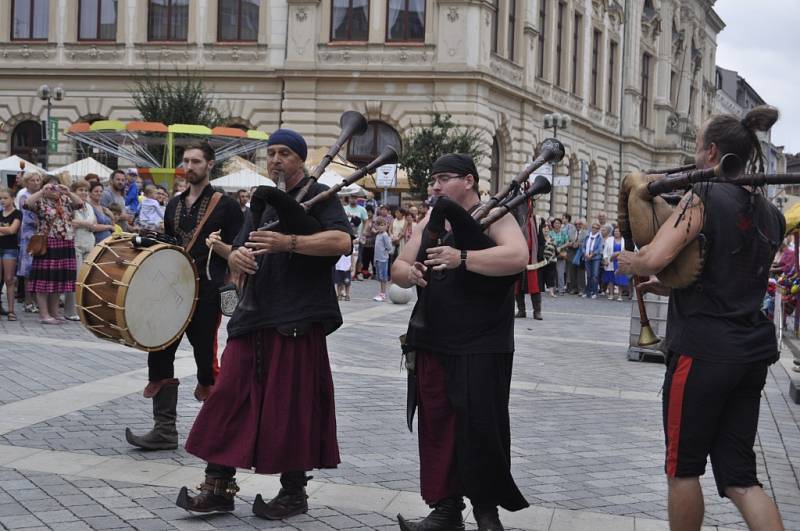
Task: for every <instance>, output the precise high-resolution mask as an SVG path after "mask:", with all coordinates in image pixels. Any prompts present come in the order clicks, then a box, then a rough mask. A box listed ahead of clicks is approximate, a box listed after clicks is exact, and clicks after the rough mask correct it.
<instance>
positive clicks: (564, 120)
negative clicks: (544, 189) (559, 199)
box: [544, 112, 571, 217]
mask: <svg viewBox="0 0 800 531" xmlns="http://www.w3.org/2000/svg"><path fill="white" fill-rule="evenodd" d="M570 121H571V118H570V117H569V116H567V115H566V114H561V113H557V112H554V113H550V114H545V115H544V128H545V129H551V128H552V129H553V138H558V130H559V129H566V128H567V127H568V126H569V123H570ZM550 170H551V171H550V179H551V181H552V182H551V184H552V185H553V189H552V190H551V192H550V217H554V216H555V215H556V163H555V162H553V163H551V164H550Z"/></svg>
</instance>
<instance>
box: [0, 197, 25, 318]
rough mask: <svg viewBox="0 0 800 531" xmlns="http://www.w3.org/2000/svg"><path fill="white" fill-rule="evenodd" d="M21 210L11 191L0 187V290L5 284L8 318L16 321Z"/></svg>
mask: <svg viewBox="0 0 800 531" xmlns="http://www.w3.org/2000/svg"><path fill="white" fill-rule="evenodd" d="M21 226H22V212H20V211H19V210H17V208H16V206H15V205H14V198H13V196H12V195H11V191H10V190H7V189H5V188H0V291H2V288H3V284H5V285H6V299H7V300H8V314H7V315H8V320H9V321H16V320H17V314H16V313H14V286H15V285H16V280H17V278H16V276H15V275H16V272H17V257H18V256H19V231H20V227H21ZM0 308H2V304H0Z"/></svg>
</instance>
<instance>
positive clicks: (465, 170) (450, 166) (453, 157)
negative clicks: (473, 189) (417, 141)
mask: <svg viewBox="0 0 800 531" xmlns="http://www.w3.org/2000/svg"><path fill="white" fill-rule="evenodd" d="M437 173H455V174H457V175H472V176H473V177H475V181H477V180H478V168H476V167H475V161H473V160H472V157H471V156H470V155H468V154H466V153H448V154H447V155H442V156H441V157H439V158H438V159H436V162H434V163H433V167H432V168H431V175H436V174H437Z"/></svg>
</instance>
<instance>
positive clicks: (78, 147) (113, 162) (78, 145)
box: [75, 114, 119, 170]
mask: <svg viewBox="0 0 800 531" xmlns="http://www.w3.org/2000/svg"><path fill="white" fill-rule="evenodd" d="M105 119H106V117H105V116H100V115H99V114H90V115H89V116H84V117H83V118H81V119H80V120H78V121H79V122H84V123H88V124H93V123H95V122H97V121H100V120H105ZM86 157H92V158H93V159H94V160H96V161H97V162H99V163H100V164H104V165H106V166H107V167H109V168H111V169H112V170H116V169H117V168H119V158H118V157H117V156H116V155H112V154H111V153H109V152H107V151H103V150H102V149H100V148H97V147H92V146H90V145H88V144H84V143H83V142H75V160H81V159H85V158H86Z"/></svg>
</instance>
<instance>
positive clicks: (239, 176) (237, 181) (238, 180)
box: [211, 169, 275, 192]
mask: <svg viewBox="0 0 800 531" xmlns="http://www.w3.org/2000/svg"><path fill="white" fill-rule="evenodd" d="M211 185H212V186H216V187H218V188H222V189H223V190H225V191H226V192H235V191H236V190H250V188H252V187H253V186H275V182H274V181H273V180H272V179H270V178H269V177H264V176H263V175H261V174H260V173H256V172H254V171H252V170H247V169H243V170H239V171H237V172H234V173H229V174H228V175H225V176H222V177H219V178H217V179H214V180H213V181H211Z"/></svg>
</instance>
